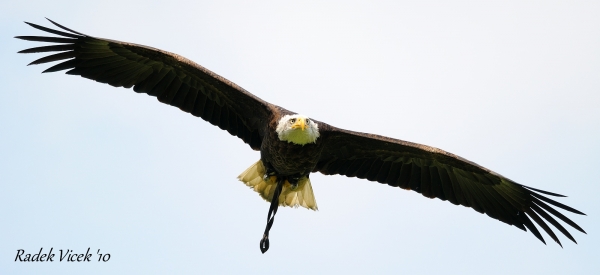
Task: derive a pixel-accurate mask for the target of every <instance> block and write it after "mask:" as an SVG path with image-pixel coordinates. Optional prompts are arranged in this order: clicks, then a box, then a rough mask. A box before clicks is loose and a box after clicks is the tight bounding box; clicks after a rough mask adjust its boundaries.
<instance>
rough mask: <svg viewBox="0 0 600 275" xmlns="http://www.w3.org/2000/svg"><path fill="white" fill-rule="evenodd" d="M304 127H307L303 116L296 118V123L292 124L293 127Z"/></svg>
mask: <svg viewBox="0 0 600 275" xmlns="http://www.w3.org/2000/svg"><path fill="white" fill-rule="evenodd" d="M298 128H300V129H302V131H304V129H306V121H304V119H303V118H298V119H296V123H294V124H293V125H292V129H298Z"/></svg>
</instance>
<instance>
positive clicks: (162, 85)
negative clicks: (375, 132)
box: [16, 19, 276, 150]
mask: <svg viewBox="0 0 600 275" xmlns="http://www.w3.org/2000/svg"><path fill="white" fill-rule="evenodd" d="M48 20H49V21H50V22H52V23H53V24H54V25H56V26H57V27H59V28H61V29H63V30H64V31H58V30H54V29H50V28H46V27H42V26H39V25H36V24H32V23H28V22H25V23H27V24H29V25H30V26H32V27H34V28H36V29H39V30H42V31H46V32H49V33H52V34H55V35H58V36H59V37H47V36H17V37H16V38H19V39H23V40H29V41H37V42H50V43H53V44H52V45H49V46H41V47H35V48H30V49H26V50H22V51H20V52H19V53H38V52H59V53H56V54H52V55H49V56H45V57H42V58H40V59H37V60H35V61H33V62H31V63H30V65H32V64H42V63H47V62H52V61H59V60H61V61H63V62H61V63H59V64H56V65H54V66H52V67H50V68H48V69H46V70H45V71H44V72H56V71H61V70H68V71H67V74H72V75H81V76H82V77H85V78H89V79H92V80H95V81H98V82H102V83H108V84H110V85H112V86H115V87H125V88H131V87H133V90H134V91H136V92H138V93H146V94H148V95H151V96H155V97H156V98H158V100H159V101H160V102H163V103H166V104H170V105H172V106H175V107H179V109H181V110H183V111H185V112H188V113H191V114H192V115H194V116H198V117H201V118H203V119H204V120H206V121H208V122H210V123H212V124H213V125H216V126H218V127H219V128H221V129H223V130H227V131H228V132H229V133H230V134H232V135H234V136H237V137H239V138H241V139H242V140H243V141H244V142H245V143H247V144H249V145H250V147H252V149H255V150H259V149H260V146H261V141H262V139H261V136H262V134H263V133H261V131H263V129H262V127H261V125H265V123H266V122H267V121H268V120H269V119H270V116H271V115H272V111H273V110H274V107H276V106H274V105H272V104H269V103H268V102H266V101H264V100H262V99H260V98H258V97H256V96H254V95H252V94H251V93H249V92H247V91H246V90H244V89H242V88H241V87H239V86H238V85H236V84H235V83H233V82H231V81H229V80H227V79H225V78H224V77H221V76H220V75H217V74H215V73H213V72H211V71H209V70H208V69H206V68H204V67H202V66H200V65H198V64H196V63H194V62H193V61H191V60H188V59H186V58H184V57H182V56H179V55H177V54H174V53H170V52H167V51H163V50H159V49H155V48H151V47H147V46H143V45H137V44H132V43H126V42H120V41H115V40H110V39H104V38H97V37H92V36H89V35H85V34H82V33H79V32H76V31H73V30H71V29H69V28H66V27H64V26H62V25H60V24H57V23H55V22H53V21H52V20H50V19H48ZM65 31H66V32H65Z"/></svg>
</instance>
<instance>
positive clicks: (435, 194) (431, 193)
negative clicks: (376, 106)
mask: <svg viewBox="0 0 600 275" xmlns="http://www.w3.org/2000/svg"><path fill="white" fill-rule="evenodd" d="M320 126H321V127H320V128H322V136H323V138H325V139H327V140H326V141H324V142H325V148H324V150H323V153H322V155H321V160H320V161H319V163H318V164H317V167H316V168H315V170H314V172H316V171H319V172H321V173H323V174H326V175H333V174H339V175H345V176H348V177H357V178H361V179H367V180H370V181H375V182H380V183H385V184H388V185H390V186H394V187H400V188H403V189H409V190H413V191H416V192H418V193H421V194H422V195H423V196H425V197H428V198H439V199H441V200H447V201H449V202H451V203H453V204H455V205H463V206H466V207H471V208H473V209H474V210H475V211H477V212H479V213H486V214H487V215H488V216H489V217H491V218H494V219H497V220H500V221H502V222H504V223H507V224H509V225H514V226H516V227H518V228H520V229H522V230H524V231H527V230H528V229H529V231H531V233H532V234H533V235H534V236H536V237H537V238H538V239H539V240H540V241H542V242H543V243H544V244H545V243H546V242H545V240H544V238H543V237H542V235H541V234H540V232H539V231H538V229H537V227H536V226H535V224H534V222H535V223H537V224H538V226H540V227H541V228H542V229H543V230H544V231H545V232H546V233H547V234H548V235H549V236H550V237H551V238H552V239H553V240H554V241H555V242H557V243H558V244H559V245H561V247H562V244H561V243H560V240H559V239H558V237H557V236H556V235H555V234H554V232H553V231H552V229H551V228H550V226H548V224H547V223H546V221H547V222H548V223H550V224H551V225H553V226H554V227H555V228H556V229H558V230H559V231H560V232H561V233H563V234H564V235H565V236H566V237H567V238H569V239H570V240H571V241H573V242H575V243H577V242H576V241H575V239H574V238H573V236H572V235H571V234H570V233H569V232H568V231H567V230H566V229H565V228H564V227H563V226H562V225H561V224H560V223H559V222H558V221H557V220H556V218H558V219H559V220H561V221H563V222H564V223H566V224H568V225H570V226H571V227H573V228H575V229H577V230H578V231H580V232H582V233H586V232H585V231H584V230H583V229H582V228H581V227H580V226H578V225H577V224H576V223H574V222H573V221H572V220H570V219H569V218H567V217H566V216H565V215H563V214H561V213H560V212H558V211H557V210H556V209H555V208H554V207H557V208H562V209H563V210H566V211H569V212H573V213H575V214H579V215H585V214H584V213H582V212H581V211H578V210H576V209H574V208H571V207H569V206H566V205H564V204H561V203H559V202H556V201H554V200H552V199H550V198H547V197H546V196H544V195H547V196H555V197H564V196H563V195H560V194H556V193H551V192H547V191H543V190H539V189H535V188H531V187H528V186H524V185H521V184H518V183H515V182H513V181H512V180H510V179H508V178H505V177H503V176H501V175H499V174H497V173H495V172H493V171H491V170H489V169H487V168H484V167H482V166H479V165H478V164H476V163H474V162H471V161H468V160H466V159H464V158H461V157H459V156H456V155H454V154H451V153H448V152H445V151H443V150H440V149H438V148H434V147H429V146H426V145H422V144H417V143H412V142H407V141H402V140H397V139H392V138H388V137H383V136H378V135H372V134H364V133H358V132H352V131H347V130H343V129H338V128H335V127H333V126H330V125H326V124H324V123H322V124H320ZM549 204H550V205H553V206H554V207H552V206H550V205H549ZM532 220H533V222H532ZM544 220H545V221H544ZM586 234H587V233H586Z"/></svg>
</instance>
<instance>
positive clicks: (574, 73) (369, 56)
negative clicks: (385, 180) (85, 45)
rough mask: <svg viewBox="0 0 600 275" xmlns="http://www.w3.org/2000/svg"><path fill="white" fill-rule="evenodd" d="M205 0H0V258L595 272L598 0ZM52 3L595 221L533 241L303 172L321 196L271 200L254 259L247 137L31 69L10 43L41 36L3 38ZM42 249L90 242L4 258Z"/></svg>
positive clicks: (293, 270)
mask: <svg viewBox="0 0 600 275" xmlns="http://www.w3.org/2000/svg"><path fill="white" fill-rule="evenodd" d="M205 2H206V1H178V0H170V1H161V2H149V1H123V0H119V1H113V0H106V1H58V0H57V1H2V2H1V3H0V23H1V24H0V44H1V45H2V47H1V51H0V61H1V64H2V65H1V66H0V83H1V84H2V89H1V91H0V95H1V99H0V129H1V130H0V217H1V219H0V274H217V273H234V274H235V273H237V274H240V273H245V274H259V273H260V274H265V273H275V272H282V273H285V274H306V273H313V274H325V273H329V274H332V273H334V272H335V273H345V274H374V273H392V272H393V273H403V274H525V273H528V274H597V272H598V271H599V270H600V261H599V260H598V253H599V251H598V247H600V203H599V200H598V194H599V193H600V168H599V166H600V160H599V159H598V156H599V155H600V142H599V141H600V110H599V106H600V16H598V14H600V2H598V1H485V3H483V1H412V2H401V1H365V2H364V3H361V2H357V1H335V2H334V1H301V2H296V3H294V4H283V3H282V1H269V2H267V1H263V2H261V3H248V2H246V1H240V2H238V1H214V2H213V3H205ZM367 2H368V3H367ZM44 17H48V18H50V19H53V20H55V21H57V22H59V23H61V24H63V25H65V26H67V27H69V28H72V29H74V30H77V31H79V32H83V33H86V34H89V35H93V36H98V37H106V38H111V39H116V40H121V41H128V42H134V43H139V44H144V45H149V46H152V47H156V48H160V49H164V50H167V51H171V52H175V53H178V54H180V55H183V56H185V57H187V58H189V59H191V60H194V61H196V62H197V63H199V64H201V65H203V66H205V67H206V68H208V69H210V70H212V71H214V72H216V73H218V74H220V75H222V76H224V77H226V78H228V79H230V80H231V81H233V82H235V83H236V84H238V85H240V86H242V87H244V88H245V89H247V90H248V91H250V92H252V93H254V94H255V95H257V96H258V97H260V98H262V99H264V100H267V101H269V102H272V103H274V104H277V105H280V106H283V107H285V108H287V109H289V110H293V111H296V112H301V113H304V114H307V115H309V116H311V117H313V118H315V119H318V120H322V121H324V122H327V123H329V124H332V125H334V126H338V127H342V128H346V129H351V130H356V131H361V132H370V133H377V134H381V135H386V136H390V137H394V138H399V139H404V140H409V141H413V142H419V143H423V144H427V145H431V146H435V147H438V148H441V149H444V150H447V151H449V152H452V153H455V154H458V155H460V156H462V157H465V158H467V159H469V160H472V161H474V162H477V163H479V164H481V165H483V166H485V167H488V168H490V169H492V170H494V171H496V172H498V173H500V174H502V175H505V176H507V177H509V178H511V179H512V180H515V181H516V182H519V183H522V184H525V185H529V186H532V187H535V188H539V189H543V190H548V191H552V192H557V193H560V194H564V195H567V196H568V197H567V198H561V199H560V202H562V203H565V204H567V205H569V206H572V207H574V208H576V209H579V210H581V211H583V212H585V213H586V214H588V216H577V215H571V214H568V216H569V217H570V218H571V219H573V220H574V221H575V222H576V223H578V224H579V225H580V226H581V227H583V228H584V229H585V230H586V231H587V232H588V235H585V234H582V233H579V232H578V231H576V230H575V229H570V228H569V229H570V232H571V233H572V234H573V236H574V237H575V238H576V239H577V241H578V242H579V244H578V245H575V244H573V243H571V242H570V241H569V240H568V239H567V238H565V237H562V236H559V238H561V240H562V241H563V246H564V248H561V247H560V246H558V245H557V244H555V243H554V242H553V241H552V240H551V239H550V238H549V237H548V236H547V235H545V234H544V237H545V238H546V240H547V242H548V245H544V244H542V243H541V242H539V241H538V240H537V239H536V238H535V237H534V236H533V235H532V234H531V233H529V232H523V231H521V230H519V229H517V228H516V227H512V226H508V225H506V224H504V223H501V222H499V221H497V220H493V219H491V218H489V217H487V216H486V215H481V214H479V213H477V212H475V211H473V210H471V209H469V208H465V207H462V206H460V207H459V206H454V205H452V204H451V203H449V202H443V201H440V200H430V199H427V198H424V197H422V196H421V195H420V194H418V193H416V192H408V191H404V190H401V189H398V188H392V187H389V186H385V185H381V184H378V183H371V182H368V181H366V180H358V179H351V178H347V177H342V176H323V175H320V174H314V175H313V176H311V179H312V182H313V189H314V192H315V196H316V199H317V202H318V205H319V211H318V212H313V211H309V210H306V209H289V208H280V210H279V214H278V215H277V218H276V221H275V224H274V226H273V229H272V230H271V238H270V239H271V248H270V250H269V251H268V252H267V253H266V254H264V255H263V254H261V253H260V251H259V247H258V246H259V245H258V244H259V240H260V238H261V236H262V233H263V230H264V226H265V222H266V216H267V211H268V207H269V205H268V203H266V202H264V201H263V200H262V199H261V198H260V197H259V196H258V194H256V193H254V192H253V191H251V190H250V189H249V188H247V187H246V186H245V185H244V184H242V183H241V182H239V181H237V179H236V177H237V175H238V174H239V173H241V172H242V171H243V170H244V169H246V168H247V167H248V166H250V165H251V164H252V163H254V162H255V161H256V160H257V159H258V158H259V153H258V152H255V151H252V150H251V149H250V148H249V147H248V146H247V145H245V144H244V143H243V142H242V141H241V140H239V139H237V138H235V137H232V136H230V135H229V134H228V133H227V132H225V131H221V130H219V129H218V128H217V127H214V126H212V125H210V124H209V123H207V122H205V121H203V120H202V119H200V118H196V117H193V116H191V115H189V114H187V113H184V112H182V111H180V110H179V109H177V108H173V107H170V106H167V105H164V104H161V103H159V102H158V101H157V100H156V99H155V98H153V97H149V96H147V95H143V94H136V93H134V92H133V91H132V90H126V89H123V88H118V89H117V88H113V87H111V86H108V85H104V84H100V83H96V82H93V81H90V80H87V79H83V78H81V77H74V76H67V75H64V74H63V73H52V74H43V75H42V74H40V72H41V71H43V70H44V69H45V68H48V67H49V65H39V66H29V67H27V66H26V65H27V64H28V63H29V62H31V61H33V60H35V59H37V58H39V57H41V56H43V55H42V54H28V55H24V54H17V53H16V52H17V51H19V50H22V49H25V48H30V47H35V46H40V44H39V43H34V42H27V41H22V40H17V39H13V38H12V37H14V36H17V35H45V33H43V32H41V31H38V30H35V29H33V28H31V27H29V26H27V25H26V24H24V23H23V21H29V22H33V23H37V24H42V25H45V26H51V25H50V23H49V22H47V21H46V20H45V19H44ZM556 232H558V231H556ZM41 247H43V248H44V249H45V251H47V249H49V248H50V247H53V248H54V251H55V252H57V250H59V249H72V250H74V251H75V252H77V253H83V252H85V250H86V249H87V248H88V247H90V248H91V250H92V251H93V252H94V257H93V258H92V259H93V261H92V262H90V263H65V262H57V261H55V262H52V263H21V262H14V258H15V255H16V251H17V249H25V250H26V253H36V252H37V251H38V250H39V249H40V248H41ZM98 249H100V251H101V253H110V254H111V258H110V260H109V261H108V262H97V255H96V251H97V250H98Z"/></svg>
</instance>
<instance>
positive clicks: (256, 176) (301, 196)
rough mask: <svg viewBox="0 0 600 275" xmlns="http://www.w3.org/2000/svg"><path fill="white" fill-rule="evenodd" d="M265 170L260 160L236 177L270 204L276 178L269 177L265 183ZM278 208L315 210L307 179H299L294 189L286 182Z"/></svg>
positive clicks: (315, 203)
mask: <svg viewBox="0 0 600 275" xmlns="http://www.w3.org/2000/svg"><path fill="white" fill-rule="evenodd" d="M265 172H266V169H265V166H264V165H263V163H262V161H261V160H258V161H257V162H256V163H254V164H253V165H252V166H250V167H249V168H248V169H246V171H244V172H243V173H242V174H240V175H239V176H238V179H239V180H240V181H242V182H243V183H245V184H246V185H248V186H249V187H250V188H252V189H253V190H254V191H256V192H258V194H259V195H260V196H261V197H262V198H263V199H265V200H266V201H268V202H270V201H271V199H272V198H273V193H274V192H275V187H277V177H276V176H270V177H269V178H268V179H267V181H265V180H264V175H265ZM279 205H280V206H290V207H298V206H302V207H305V208H308V209H312V210H317V201H316V200H315V195H314V194H313V190H312V186H311V185H310V179H309V178H306V177H304V178H301V179H300V180H299V181H298V185H297V186H296V187H295V188H294V186H293V185H291V184H290V183H289V182H288V181H286V182H285V184H284V185H283V189H282V190H281V195H280V196H279Z"/></svg>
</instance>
